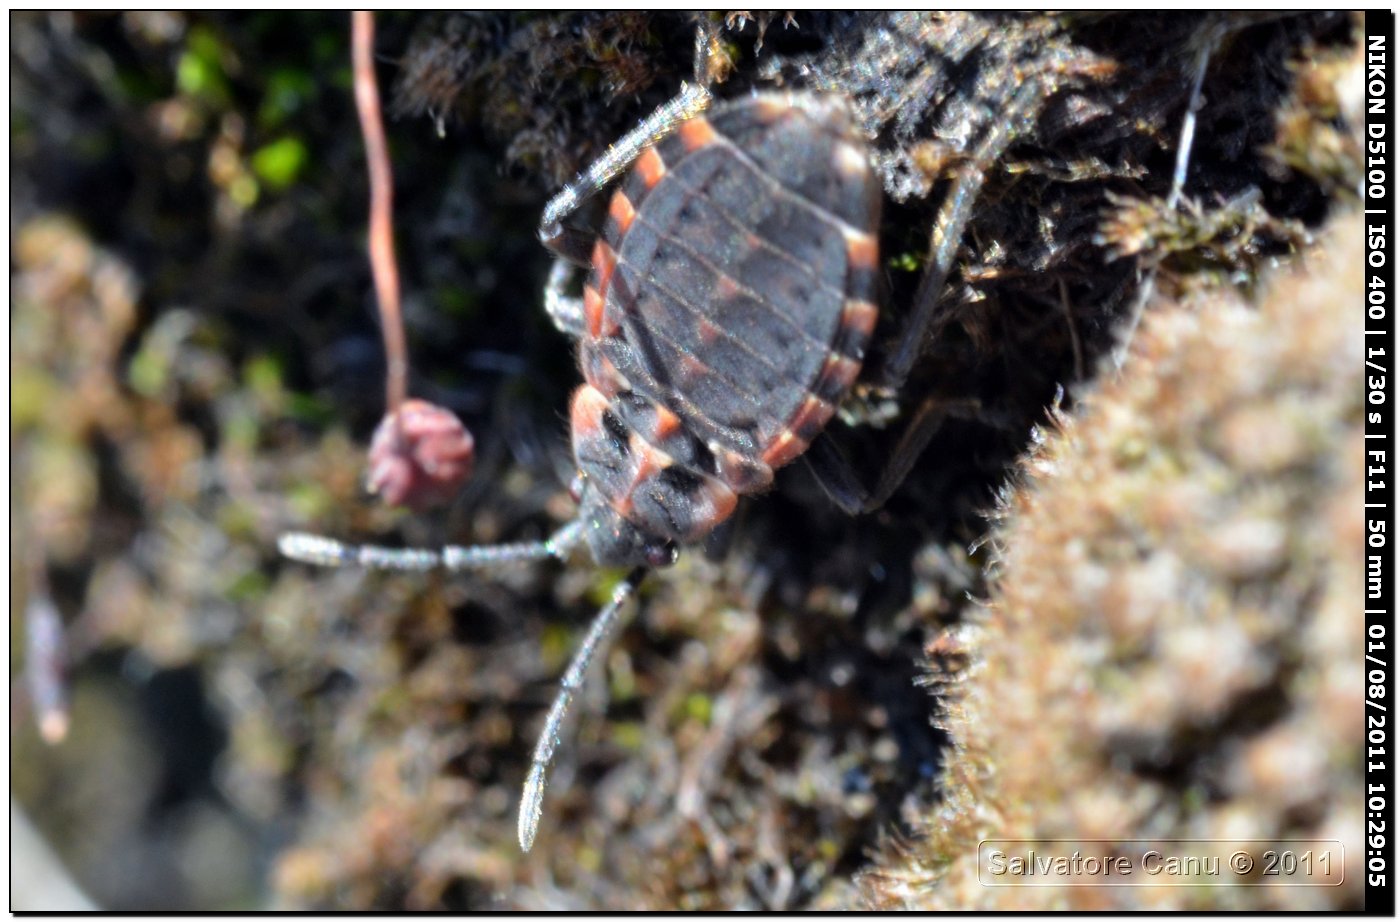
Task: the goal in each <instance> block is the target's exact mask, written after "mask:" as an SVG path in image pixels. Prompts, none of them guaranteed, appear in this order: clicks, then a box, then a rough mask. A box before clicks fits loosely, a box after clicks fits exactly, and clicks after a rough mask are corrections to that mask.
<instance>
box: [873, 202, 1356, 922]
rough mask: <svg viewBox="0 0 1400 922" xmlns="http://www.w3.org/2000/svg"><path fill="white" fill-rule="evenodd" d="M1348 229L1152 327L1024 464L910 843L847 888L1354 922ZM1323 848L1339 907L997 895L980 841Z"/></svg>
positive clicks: (1130, 894) (944, 900)
mask: <svg viewBox="0 0 1400 922" xmlns="http://www.w3.org/2000/svg"><path fill="white" fill-rule="evenodd" d="M1361 258H1362V245H1361V225H1360V221H1359V220H1358V217H1357V216H1356V215H1355V214H1354V213H1353V214H1350V215H1344V216H1342V217H1340V218H1339V219H1338V220H1337V221H1335V222H1334V223H1333V225H1332V226H1331V227H1330V229H1328V230H1327V232H1326V233H1325V234H1324V235H1323V240H1322V243H1321V244H1320V245H1319V246H1318V247H1317V248H1316V250H1315V251H1314V252H1312V253H1310V254H1309V256H1308V259H1307V262H1306V266H1307V269H1306V271H1298V272H1291V273H1287V274H1283V275H1279V276H1277V277H1275V278H1274V279H1273V281H1272V284H1271V285H1269V286H1268V294H1267V296H1266V297H1265V298H1264V299H1263V301H1262V303H1261V304H1260V305H1259V307H1258V308H1257V309H1255V308H1253V307H1251V306H1249V305H1247V304H1245V303H1242V302H1241V301H1240V300H1239V299H1237V298H1235V297H1232V296H1229V295H1222V294H1216V295H1215V296H1213V297H1209V298H1205V297H1202V298H1200V299H1197V300H1196V301H1195V302H1192V303H1183V304H1177V305H1173V306H1170V307H1167V308H1163V309H1162V310H1160V311H1158V312H1156V313H1154V314H1152V315H1150V316H1149V318H1148V320H1147V321H1146V322H1145V323H1144V325H1143V327H1142V329H1141V331H1140V334H1139V341H1138V342H1137V343H1136V344H1135V347H1134V348H1135V354H1134V355H1133V357H1132V358H1131V360H1130V361H1129V364H1128V365H1127V366H1126V367H1125V368H1124V369H1123V372H1122V375H1121V377H1117V378H1113V379H1110V380H1108V381H1106V382H1105V383H1104V384H1103V385H1102V386H1101V387H1100V388H1099V389H1098V390H1097V391H1096V392H1095V393H1093V394H1091V395H1089V396H1087V397H1086V398H1085V399H1084V402H1083V404H1082V406H1081V407H1080V409H1079V410H1078V411H1077V412H1076V413H1075V414H1074V415H1073V416H1072V417H1070V416H1062V417H1060V418H1058V419H1057V420H1056V426H1055V431H1054V432H1053V433H1052V434H1050V435H1049V436H1048V437H1047V438H1046V439H1045V440H1044V441H1043V443H1042V444H1040V445H1039V446H1038V447H1037V448H1036V449H1035V451H1034V452H1033V453H1032V454H1031V456H1030V457H1029V458H1027V460H1026V461H1025V463H1024V465H1023V466H1022V470H1021V475H1020V482H1019V484H1018V485H1017V486H1016V488H1015V489H1014V490H1012V491H1010V492H1009V493H1008V494H1007V496H1006V497H1005V499H1004V502H1003V504H1002V507H1001V510H1000V522H999V524H998V526H997V530H996V534H995V546H996V548H997V560H996V564H995V567H996V570H997V571H998V572H999V576H998V578H997V579H996V582H995V585H994V589H993V592H992V595H991V599H990V602H989V604H988V606H987V608H986V612H985V616H984V617H982V618H981V619H979V621H978V623H977V625H976V626H975V628H974V629H972V630H971V631H970V632H969V633H967V634H966V636H964V637H963V638H962V639H961V641H960V642H958V643H956V644H955V643H953V641H952V640H950V639H945V640H944V641H943V647H940V651H941V652H942V653H943V654H944V655H945V656H946V652H947V650H946V649H945V648H947V647H949V646H950V645H951V646H953V647H955V648H957V649H959V650H960V651H961V652H962V653H964V654H970V655H971V656H972V659H973V665H972V666H970V667H969V672H968V674H967V675H966V676H964V681H963V682H962V683H961V684H960V685H959V686H958V688H959V692H958V693H955V694H952V695H950V696H949V701H950V704H949V708H950V710H949V714H948V717H947V721H946V725H947V726H948V728H949V730H950V732H951V734H952V736H953V738H954V740H955V741H956V744H957V752H956V755H955V756H953V757H952V758H951V760H950V762H949V764H948V766H947V770H946V773H945V776H944V783H945V785H946V787H945V791H944V800H943V803H942V805H941V806H940V807H939V808H938V809H937V810H935V811H934V812H932V813H931V814H930V815H929V816H928V817H926V819H925V821H924V828H923V830H922V838H920V839H918V840H917V841H915V842H914V843H912V844H908V843H906V844H905V845H903V846H901V847H898V848H895V847H890V848H887V849H886V853H885V856H884V858H883V860H882V862H881V863H880V865H879V867H878V869H877V870H874V871H872V872H870V873H869V874H868V875H866V877H865V879H864V885H865V892H866V894H867V896H868V897H869V898H870V899H871V900H872V901H873V902H874V903H876V904H877V905H880V906H885V907H893V906H903V907H918V908H926V909H927V908H960V909H969V908H999V909H1007V908H1051V907H1057V908H1076V909H1104V908H1144V907H1152V908H1157V909H1197V910H1199V909H1256V910H1269V909H1282V908H1290V909H1297V908H1301V907H1304V906H1306V907H1308V908H1313V909H1325V908H1348V909H1353V910H1355V909H1358V908H1360V898H1361V889H1360V888H1361V879H1362V876H1361V866H1360V860H1361V854H1362V850H1361V838H1362V820H1361V814H1360V811H1361V803H1362V790H1361V787H1362V777H1361V763H1360V759H1361V752H1360V749H1359V748H1358V746H1357V741H1358V740H1359V739H1360V738H1361V733H1362V708H1363V702H1362V687H1361V684H1360V683H1359V682H1358V681H1357V678H1356V670H1355V657H1356V652H1355V648H1356V643H1357V638H1359V637H1360V636H1361V634H1362V622H1361V617H1362V615H1361V612H1362V608H1363V607H1364V606H1363V602H1362V599H1361V587H1360V581H1359V580H1358V578H1357V576H1356V574H1358V573H1359V572H1361V569H1362V558H1363V554H1364V551H1363V533H1362V523H1361V508H1362V498H1361V495H1362V482H1361V465H1360V464H1359V463H1357V462H1356V460H1355V459H1356V458H1359V457H1360V456H1361V450H1362V415H1363V406H1362V398H1361V395H1362V387H1361V380H1360V376H1361V372H1362V369H1363V363H1362V348H1363V344H1362V335H1361V330H1360V328H1359V327H1358V326H1357V324H1356V323H1355V322H1354V321H1353V320H1352V319H1351V316H1350V315H1349V314H1348V313H1347V312H1346V309H1345V306H1346V305H1356V304H1360V303H1362V300H1363V299H1362V289H1361V280H1362V264H1361ZM1148 836H1151V837H1157V838H1226V837H1235V838H1296V839H1302V838H1328V839H1339V840H1341V841H1342V842H1343V843H1344V845H1345V847H1346V854H1347V862H1348V864H1347V868H1346V882H1345V884H1344V885H1343V886H1341V887H1317V888H1289V889H1281V888H1276V887H1269V886H1251V887H1233V888H1232V887H1228V886H1224V887H1219V888H1210V887H1200V886H1191V887H1188V886H1180V887H1163V888H1160V889H1137V888H1124V887H1100V888H1081V889H1075V888H1065V889H1041V888H989V887H986V886H983V885H982V884H981V883H979V882H978V879H977V875H976V866H975V861H976V858H975V856H976V851H977V843H978V841H979V840H981V839H983V838H988V837H1002V838H1018V839H1032V840H1049V839H1079V840H1083V839H1120V840H1122V839H1131V838H1135V837H1148Z"/></svg>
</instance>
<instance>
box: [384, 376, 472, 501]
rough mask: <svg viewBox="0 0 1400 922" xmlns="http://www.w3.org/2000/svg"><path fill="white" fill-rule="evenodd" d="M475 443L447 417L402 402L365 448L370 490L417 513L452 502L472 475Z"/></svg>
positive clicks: (421, 402)
mask: <svg viewBox="0 0 1400 922" xmlns="http://www.w3.org/2000/svg"><path fill="white" fill-rule="evenodd" d="M474 460H475V442H474V441H473V439H472V434H471V433H470V432H468V431H467V427H466V426H464V425H462V421H461V420H459V419H458V418H457V417H456V416H454V415H453V414H452V413H451V412H450V411H448V410H444V409H443V408H442V407H439V406H434V405H433V404H431V403H428V402H427V401H426V400H405V401H404V402H403V403H402V404H400V405H399V408H398V410H397V411H395V412H393V413H390V414H389V415H387V416H385V417H384V419H382V420H380V422H379V427H378V428H376V429H375V430H374V439H373V440H372V441H371V442H370V447H369V489H370V492H371V493H375V494H378V495H379V496H380V497H381V498H382V499H383V500H384V502H385V503H387V504H389V505H390V506H407V507H408V508H410V509H413V510H414V511H416V512H421V511H423V510H425V509H429V508H431V507H433V506H438V505H442V504H444V503H446V502H448V501H449V500H451V499H452V498H453V497H454V496H456V495H457V491H458V490H459V489H460V488H461V486H462V484H463V483H465V482H466V480H467V478H468V477H470V476H471V473H472V462H473V461H474Z"/></svg>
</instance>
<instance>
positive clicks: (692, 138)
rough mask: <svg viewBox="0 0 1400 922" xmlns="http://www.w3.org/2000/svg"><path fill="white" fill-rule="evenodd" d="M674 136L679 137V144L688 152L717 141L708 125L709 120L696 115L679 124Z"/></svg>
mask: <svg viewBox="0 0 1400 922" xmlns="http://www.w3.org/2000/svg"><path fill="white" fill-rule="evenodd" d="M676 134H678V135H680V139H681V144H683V145H685V149H686V150H688V151H695V150H699V149H700V148H702V147H707V146H709V145H711V144H713V143H715V141H716V140H718V136H717V135H716V134H715V129H714V127H713V126H711V125H710V120H709V119H707V118H705V116H703V115H697V116H695V117H694V118H691V119H687V120H686V121H684V122H681V127H680V128H678V129H676Z"/></svg>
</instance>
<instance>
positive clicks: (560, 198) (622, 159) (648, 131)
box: [539, 84, 710, 264]
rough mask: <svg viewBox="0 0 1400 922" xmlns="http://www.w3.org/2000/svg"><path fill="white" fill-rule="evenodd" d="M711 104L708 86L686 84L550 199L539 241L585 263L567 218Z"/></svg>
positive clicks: (576, 234) (585, 253)
mask: <svg viewBox="0 0 1400 922" xmlns="http://www.w3.org/2000/svg"><path fill="white" fill-rule="evenodd" d="M709 104H710V91H709V90H708V89H707V88H706V87H703V86H691V85H690V84H683V85H682V87H681V91H680V93H679V94H678V95H677V96H676V97H675V98H674V99H672V100H671V101H670V102H667V103H666V104H664V105H663V106H662V107H661V108H659V109H657V110H656V111H655V112H653V113H652V114H651V115H648V116H647V117H646V118H645V119H643V120H642V122H641V124H639V125H638V126H637V127H636V128H633V129H632V130H631V131H629V132H628V133H627V134H625V135H623V136H622V139H621V140H619V141H618V142H617V143H616V144H614V145H612V146H611V147H609V148H608V149H607V151H606V152H605V153H604V154H603V156H601V157H599V158H598V159H597V160H595V161H593V165H592V166H590V167H589V168H588V169H586V170H584V171H583V172H582V173H580V174H579V175H578V177H577V178H575V179H574V181H573V182H571V183H569V184H568V185H567V186H565V187H564V188H563V189H561V190H560V191H559V194H557V195H555V196H554V198H552V199H550V200H549V204H548V205H546V206H545V209H544V214H543V215H542V216H541V217H540V230H539V234H540V242H542V243H543V244H544V245H545V246H547V247H549V248H550V249H551V250H552V251H554V252H555V253H557V254H558V255H560V256H562V257H563V258H565V259H569V260H571V261H574V262H581V263H585V264H586V263H587V258H588V248H587V247H586V246H583V245H582V244H581V240H580V238H581V236H583V235H582V234H581V232H579V231H577V230H576V229H573V228H568V227H566V226H565V225H564V224H563V220H564V218H565V217H567V216H568V215H570V214H571V213H573V212H574V211H575V210H576V209H577V208H578V207H579V206H580V205H581V204H583V203H584V202H585V201H587V200H588V199H589V198H591V197H592V196H593V195H595V194H597V193H598V192H599V191H600V190H601V189H602V188H603V187H604V186H606V185H607V184H608V183H610V182H612V181H613V180H614V179H616V178H617V177H618V176H620V175H622V173H623V172H624V171H626V169H627V168H628V167H630V166H631V165H632V161H634V160H636V159H637V157H638V155H640V154H641V152H642V151H643V150H645V149H646V147H647V146H648V145H649V144H653V143H655V142H656V141H659V140H660V139H662V138H664V137H665V136H666V135H668V134H670V133H671V132H672V131H674V130H675V129H676V126H677V125H679V124H680V123H681V122H683V121H685V120H686V119H688V118H690V117H691V116H693V115H697V114H699V113H700V112H702V111H704V109H705V108H706V107H707V106H708V105H709Z"/></svg>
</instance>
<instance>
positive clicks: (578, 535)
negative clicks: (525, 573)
mask: <svg viewBox="0 0 1400 922" xmlns="http://www.w3.org/2000/svg"><path fill="white" fill-rule="evenodd" d="M583 528H584V524H583V522H580V521H573V522H570V523H569V524H567V525H565V526H564V527H563V528H561V529H559V530H558V531H556V532H555V533H554V534H552V535H550V536H549V537H548V538H547V539H545V540H544V541H529V542H524V543H520V544H487V545H479V546H476V547H462V546H459V545H455V544H449V545H447V546H445V547H442V548H411V547H410V548H397V547H381V546H379V545H375V544H346V543H344V542H341V541H336V540H335V539H334V538H326V537H323V536H321V535H310V534H307V533H306V532H300V531H293V532H287V533H286V534H283V535H282V536H281V537H279V538H278V539H277V549H278V550H279V551H281V553H282V556H283V557H288V558H290V559H292V560H299V561H301V562H302V563H309V564H314V565H315V566H318V567H363V568H365V569H367V570H414V571H422V570H435V569H437V568H438V567H442V568H443V569H444V570H472V569H478V568H486V567H494V566H496V565H498V564H503V563H515V562H517V561H522V560H544V559H546V558H549V557H553V558H555V559H556V560H563V559H565V558H566V557H568V555H569V551H570V550H572V549H573V548H574V547H576V546H577V545H578V544H579V543H580V542H582V541H583Z"/></svg>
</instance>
